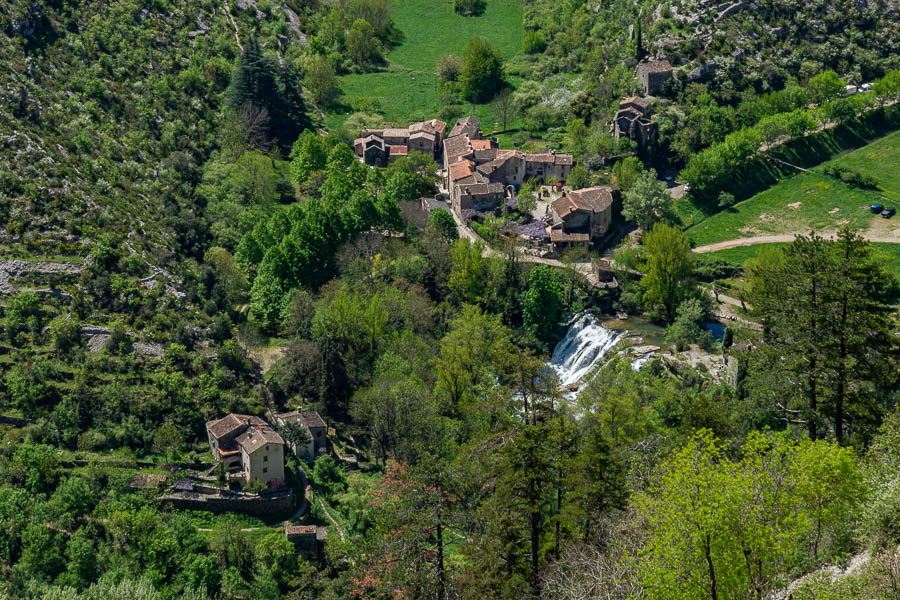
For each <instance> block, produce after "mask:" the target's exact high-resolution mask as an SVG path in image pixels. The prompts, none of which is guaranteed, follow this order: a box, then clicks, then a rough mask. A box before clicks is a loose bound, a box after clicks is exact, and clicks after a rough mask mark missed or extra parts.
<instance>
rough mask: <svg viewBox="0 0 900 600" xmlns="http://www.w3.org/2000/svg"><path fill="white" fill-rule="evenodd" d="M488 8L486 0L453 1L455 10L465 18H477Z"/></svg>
mask: <svg viewBox="0 0 900 600" xmlns="http://www.w3.org/2000/svg"><path fill="white" fill-rule="evenodd" d="M485 8H487V2H485V0H453V10H455V11H456V12H457V14H460V15H463V16H465V17H477V16H479V15H483V14H484V9H485Z"/></svg>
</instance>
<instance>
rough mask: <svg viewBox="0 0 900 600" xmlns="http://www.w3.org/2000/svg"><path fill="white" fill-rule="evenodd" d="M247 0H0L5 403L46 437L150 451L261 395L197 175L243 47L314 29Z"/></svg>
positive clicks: (273, 45) (219, 126)
mask: <svg viewBox="0 0 900 600" xmlns="http://www.w3.org/2000/svg"><path fill="white" fill-rule="evenodd" d="M238 4H239V5H240V6H229V3H228V2H227V1H224V2H212V1H209V0H187V1H180V0H179V1H177V2H176V1H174V0H173V1H169V0H155V1H152V2H144V1H138V0H126V1H122V2H96V1H87V0H85V1H80V0H54V1H50V2H26V1H18V0H14V1H11V2H3V3H2V4H0V73H2V75H0V259H2V260H0V307H2V311H0V312H2V318H0V329H2V336H0V373H2V376H0V406H2V409H0V413H6V414H10V413H12V414H19V415H24V416H25V417H27V418H29V419H33V420H34V426H35V428H36V429H34V430H33V431H32V435H33V437H34V439H35V440H36V441H49V442H52V443H61V444H64V445H67V446H69V447H74V446H75V445H76V439H75V438H76V436H80V437H79V438H78V441H77V445H78V446H79V447H83V448H87V449H90V448H94V447H96V448H98V449H103V448H109V447H116V446H119V445H122V444H126V445H129V446H131V447H133V448H142V447H145V448H149V446H150V444H151V441H152V437H153V432H154V431H155V429H156V426H157V425H159V424H161V423H162V422H163V421H164V420H166V421H174V422H175V423H177V424H179V425H181V426H183V427H184V428H185V433H188V432H195V433H200V432H202V422H203V419H204V418H205V417H208V416H210V415H213V414H216V413H217V412H218V411H219V407H218V404H219V403H220V402H224V403H230V404H229V406H230V405H235V406H237V405H241V406H247V403H248V402H249V403H251V404H252V403H254V402H256V400H254V399H253V397H252V396H251V395H250V394H249V387H248V386H249V385H250V384H252V383H253V381H254V378H253V373H252V371H251V368H250V365H249V363H248V362H247V361H246V359H245V358H244V357H243V353H242V352H241V351H240V350H239V349H238V348H237V345H236V342H235V340H234V339H232V338H233V328H232V321H231V319H230V318H229V312H230V309H231V308H232V307H231V306H230V305H229V299H227V298H226V294H225V292H224V284H223V283H222V276H221V274H220V273H217V272H216V271H215V270H214V269H213V267H211V266H210V265H209V264H207V265H204V266H203V267H200V266H198V265H199V263H201V262H202V260H203V256H204V253H205V252H206V251H207V250H208V248H209V246H210V240H211V234H210V233H209V231H210V227H211V225H212V219H211V217H210V216H209V215H207V214H206V212H205V203H206V201H205V199H204V197H203V196H202V195H198V194H196V193H195V188H196V186H197V185H198V184H199V183H200V181H201V175H202V170H203V166H204V164H205V163H206V162H207V161H208V159H209V158H210V156H211V155H212V154H213V153H215V152H217V148H218V147H219V146H220V145H222V142H221V140H226V141H228V140H231V139H232V138H234V134H233V132H232V133H231V134H229V131H230V130H229V125H228V120H227V119H225V118H224V114H225V113H224V111H223V107H224V104H225V99H226V91H227V89H228V86H229V82H230V81H231V74H232V69H233V65H234V64H235V61H236V58H237V56H238V54H239V53H240V48H241V47H242V46H246V45H247V44H248V43H250V42H249V40H250V39H251V37H253V38H255V39H257V40H258V43H259V46H260V48H261V51H262V52H264V53H266V54H268V55H269V56H271V57H272V60H273V61H276V62H277V59H276V57H277V58H283V57H284V56H286V55H289V53H290V52H292V51H293V50H292V49H293V47H294V46H299V45H300V44H301V43H305V38H304V36H303V33H302V31H301V30H300V24H301V22H302V21H301V20H300V18H299V17H298V15H297V14H296V13H295V12H294V11H293V10H291V9H290V8H288V7H287V6H285V5H282V4H272V3H265V5H264V6H263V3H262V2H260V3H259V4H260V6H257V5H256V4H255V3H253V2H246V1H244V2H239V3H238ZM232 129H234V128H233V127H232ZM279 141H281V142H282V143H287V144H289V143H290V142H291V141H292V140H279ZM172 343H176V347H175V348H174V350H173V351H172V352H169V353H166V356H165V357H163V353H164V348H166V347H169V346H170V344H172ZM104 350H106V352H103V351H104ZM132 350H133V351H134V353H132ZM201 386H202V387H201ZM101 398H102V400H101ZM98 403H99V404H98ZM85 432H87V433H85ZM82 434H83V435H82ZM188 437H193V435H192V434H190V435H189V436H188Z"/></svg>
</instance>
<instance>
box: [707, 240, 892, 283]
mask: <svg viewBox="0 0 900 600" xmlns="http://www.w3.org/2000/svg"><path fill="white" fill-rule="evenodd" d="M786 245H787V244H757V245H755V246H744V247H741V248H729V249H727V250H719V251H717V252H709V253H706V254H703V255H702V256H703V257H704V258H721V259H722V260H726V261H728V262H730V263H734V264H738V265H742V264H744V262H745V261H746V260H747V259H749V258H753V257H754V256H756V254H757V253H758V252H759V251H760V249H762V248H764V247H770V246H771V247H783V246H786ZM872 246H873V247H874V248H875V250H876V251H877V252H878V254H879V258H880V259H881V260H882V261H884V266H885V267H886V268H887V270H888V271H890V272H891V273H893V274H894V275H895V276H897V277H898V278H900V244H883V243H877V242H876V243H873V244H872Z"/></svg>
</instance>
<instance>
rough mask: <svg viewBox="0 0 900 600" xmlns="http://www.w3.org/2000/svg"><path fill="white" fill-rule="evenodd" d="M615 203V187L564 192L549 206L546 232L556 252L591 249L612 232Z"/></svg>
mask: <svg viewBox="0 0 900 600" xmlns="http://www.w3.org/2000/svg"><path fill="white" fill-rule="evenodd" d="M613 203H614V198H613V193H612V188H610V187H608V186H599V187H591V188H584V189H581V190H575V191H572V192H568V193H564V194H563V195H562V197H560V198H558V199H557V200H555V201H554V202H553V203H551V204H550V207H549V212H550V217H551V218H550V223H549V224H548V226H547V233H548V234H549V237H550V244H551V246H552V247H553V249H554V250H563V249H565V248H569V247H571V246H585V247H590V246H591V244H593V242H594V241H596V240H598V239H600V238H601V237H603V235H605V234H606V232H607V231H608V230H609V226H610V224H611V223H612V216H613V215H612V212H613Z"/></svg>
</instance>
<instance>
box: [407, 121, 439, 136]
mask: <svg viewBox="0 0 900 600" xmlns="http://www.w3.org/2000/svg"><path fill="white" fill-rule="evenodd" d="M419 132H424V133H430V134H434V133H436V131H435V129H434V125H432V124H431V121H420V122H418V123H412V124H411V125H410V126H409V134H410V135H412V134H414V133H419Z"/></svg>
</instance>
